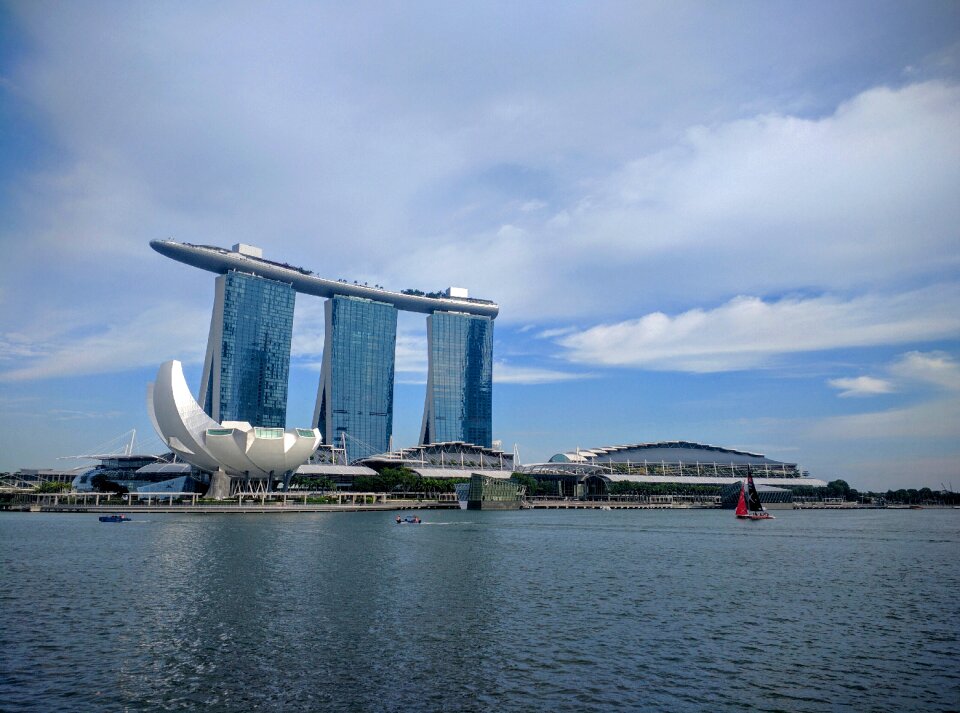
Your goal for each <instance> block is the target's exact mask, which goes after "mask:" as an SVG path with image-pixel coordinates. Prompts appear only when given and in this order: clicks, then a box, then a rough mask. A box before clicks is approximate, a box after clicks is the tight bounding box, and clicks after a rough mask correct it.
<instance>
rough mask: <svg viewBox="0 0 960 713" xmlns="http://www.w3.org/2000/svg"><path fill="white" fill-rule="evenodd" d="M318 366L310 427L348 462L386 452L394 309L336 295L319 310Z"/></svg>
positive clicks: (390, 416)
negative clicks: (321, 326)
mask: <svg viewBox="0 0 960 713" xmlns="http://www.w3.org/2000/svg"><path fill="white" fill-rule="evenodd" d="M324 308H325V312H326V322H325V324H326V327H325V331H324V343H323V364H322V366H321V371H320V386H319V389H318V391H317V404H316V408H315V410H314V425H315V426H316V427H317V428H319V429H320V433H321V434H322V435H323V439H324V441H325V442H326V443H328V444H331V445H335V446H337V447H344V448H346V452H347V460H348V461H350V462H352V461H354V460H357V459H358V458H363V457H366V456H369V455H373V454H374V453H382V452H383V451H386V450H388V449H389V447H390V436H391V434H392V433H393V376H394V353H395V350H396V341H397V308H396V307H394V306H393V305H389V304H386V303H383V302H375V301H373V300H368V299H364V298H362V297H344V296H341V295H336V296H334V297H331V298H330V299H328V300H327V301H326V303H325V305H324Z"/></svg>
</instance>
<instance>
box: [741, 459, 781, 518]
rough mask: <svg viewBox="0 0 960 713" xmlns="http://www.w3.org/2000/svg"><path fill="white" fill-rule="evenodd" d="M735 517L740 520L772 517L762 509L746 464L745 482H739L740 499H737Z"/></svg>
mask: <svg viewBox="0 0 960 713" xmlns="http://www.w3.org/2000/svg"><path fill="white" fill-rule="evenodd" d="M737 517H738V518H740V519H742V520H773V519H774V517H773V515H771V514H770V513H768V512H767V511H766V510H764V509H763V503H761V502H760V494H759V493H758V492H757V486H755V485H754V484H753V475H751V474H750V467H749V466H747V482H746V483H740V500H739V501H737Z"/></svg>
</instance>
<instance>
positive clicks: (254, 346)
mask: <svg viewBox="0 0 960 713" xmlns="http://www.w3.org/2000/svg"><path fill="white" fill-rule="evenodd" d="M244 247H246V246H244ZM247 249H248V250H249V249H250V248H247ZM295 298H296V292H294V290H293V288H292V287H291V286H290V285H289V284H287V283H283V282H277V281H276V280H268V279H266V278H263V277H258V276H256V275H248V274H246V273H243V272H237V271H235V270H231V271H230V272H227V273H226V274H224V275H220V276H219V277H218V278H217V279H216V296H215V298H214V303H213V317H212V319H211V320H210V337H209V339H208V341H207V355H206V358H205V359H204V361H203V377H202V379H201V382H200V394H201V396H202V404H203V410H204V411H205V412H206V413H207V415H208V416H210V417H211V418H212V419H213V420H214V421H217V422H221V421H246V422H248V423H255V424H257V425H258V426H264V427H274V428H283V427H284V426H285V425H286V420H287V381H288V377H289V372H290V340H291V336H292V334H293V307H294V300H295Z"/></svg>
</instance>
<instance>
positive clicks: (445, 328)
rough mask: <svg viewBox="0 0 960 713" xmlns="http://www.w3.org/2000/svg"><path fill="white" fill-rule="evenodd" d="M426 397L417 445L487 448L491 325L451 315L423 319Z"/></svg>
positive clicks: (489, 439)
mask: <svg viewBox="0 0 960 713" xmlns="http://www.w3.org/2000/svg"><path fill="white" fill-rule="evenodd" d="M427 344H428V347H427V349H428V351H427V395H426V401H425V403H424V408H423V422H422V424H421V428H420V443H438V442H450V441H461V442H464V443H473V444H475V445H478V446H483V447H484V448H490V447H491V446H492V444H493V428H492V411H493V320H492V319H491V318H490V317H482V316H477V315H470V314H460V313H456V312H434V313H433V314H431V315H430V316H429V317H427Z"/></svg>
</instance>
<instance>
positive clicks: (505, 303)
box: [0, 1, 960, 489]
mask: <svg viewBox="0 0 960 713" xmlns="http://www.w3.org/2000/svg"><path fill="white" fill-rule="evenodd" d="M958 127H960V5H957V4H956V3H954V2H916V3H903V2H868V3H859V2H844V3H833V2H829V3H827V2H824V3H819V2H806V3H795V2H790V3H780V2H754V3H734V2H731V3H694V2H679V3H678V2H665V3H653V2H644V3H638V2H624V3H615V2H596V3H554V2H542V3H540V2H526V3H473V4H471V5H470V6H469V7H465V6H462V5H461V4H456V3H454V4H451V3H440V2H437V3H425V2H412V3H388V2H377V3H354V4H350V6H349V7H345V6H343V4H340V3H314V2H307V3H296V2H281V3H272V4H266V3H184V2H168V3H137V2H123V3H120V2H116V3H95V2H86V3H47V2H36V1H32V2H22V3H19V2H14V3H4V4H2V5H0V135H2V136H3V140H2V141H0V184H2V191H0V218H2V220H0V247H2V250H3V255H4V258H3V260H2V261H0V306H2V310H0V433H2V435H0V470H8V469H16V468H19V467H38V466H53V465H57V464H65V465H69V464H70V462H69V461H57V460H56V459H57V458H58V457H61V456H67V455H74V454H77V453H85V452H90V451H91V450H94V449H97V448H98V447H99V446H101V445H103V444H105V443H107V442H108V441H110V440H111V439H112V438H114V437H115V436H118V435H119V434H121V433H123V432H125V431H127V430H129V429H131V428H136V429H138V434H139V435H140V437H141V438H142V442H143V445H144V448H149V447H153V448H159V443H158V442H157V441H156V440H155V438H154V436H153V433H152V429H151V427H150V425H149V420H148V418H147V415H146V410H145V404H144V394H145V388H146V383H147V382H149V381H151V380H152V378H153V375H154V374H155V372H156V368H157V366H158V365H159V364H160V363H161V362H163V361H165V360H167V359H172V358H177V359H181V360H182V361H184V363H185V366H186V373H187V376H188V379H190V380H191V383H193V384H194V385H195V386H197V385H198V383H199V359H200V358H201V356H202V353H203V349H204V347H205V342H206V336H207V329H208V326H209V317H210V310H211V307H212V304H213V279H212V278H213V276H212V275H209V274H207V273H203V272H201V271H198V270H196V269H193V268H190V267H187V266H185V265H181V264H179V263H175V262H173V261H170V260H167V259H165V258H163V257H161V256H160V255H158V254H157V253H155V252H153V251H152V250H151V249H150V248H149V246H148V242H149V241H150V240H152V239H155V238H166V237H171V238H174V239H176V240H181V241H187V242H198V243H206V244H215V245H223V246H229V245H232V244H233V243H236V242H246V243H251V244H254V245H258V246H261V247H262V248H263V249H264V251H265V256H267V257H270V258H275V259H280V260H285V261H289V262H292V263H295V264H300V265H303V266H305V267H307V268H309V269H311V270H314V271H315V272H318V273H320V274H323V275H325V276H329V277H333V278H339V277H344V278H349V279H350V280H353V279H358V280H360V281H367V282H369V283H371V284H382V285H385V286H387V287H389V288H393V289H402V288H406V287H417V288H420V289H424V290H433V289H441V288H444V287H446V286H449V285H457V286H465V287H468V288H470V290H471V294H472V295H474V296H479V297H486V298H490V299H495V300H497V301H498V302H499V303H500V304H501V316H500V317H499V318H498V319H497V323H496V334H495V359H496V361H497V364H496V368H495V381H496V387H495V391H494V437H495V438H498V439H501V440H502V441H503V444H504V448H505V449H507V450H511V449H512V448H513V446H514V444H517V446H518V448H519V452H520V456H521V460H522V461H524V462H532V461H538V460H544V459H546V458H548V457H549V456H550V455H552V454H553V453H555V452H558V451H561V450H567V449H572V448H576V447H578V446H580V447H585V448H586V447H591V446H602V445H611V444H620V443H625V442H639V441H650V440H660V439H668V440H692V441H701V442H706V443H714V444H718V445H724V446H730V447H738V448H746V449H751V450H757V451H760V452H763V453H766V454H768V455H770V456H771V457H773V458H776V459H779V460H786V461H791V462H799V463H800V464H801V466H802V467H804V468H805V469H808V470H810V471H811V473H812V474H814V475H816V476H818V477H822V478H825V479H827V480H831V479H833V478H837V477H840V478H844V479H846V480H848V481H849V482H850V483H851V484H853V485H854V486H856V487H860V488H882V489H886V488H888V487H910V486H918V487H919V486H923V485H927V486H930V487H935V488H937V487H940V484H941V483H946V484H947V485H951V484H952V486H953V487H955V488H960V235H958V226H960V200H958V188H960V131H958ZM322 343H323V320H322V307H321V303H320V301H319V300H311V299H308V298H306V297H303V296H301V297H300V298H299V299H298V304H297V311H296V319H295V334H294V344H293V352H294V356H293V362H292V368H291V382H290V401H289V409H288V425H290V426H296V425H306V424H307V423H308V422H309V419H310V417H311V415H312V411H313V402H314V399H315V396H316V387H317V380H318V376H319V372H318V366H319V362H320V358H321V346H322ZM397 360H398V361H397V366H398V373H397V387H396V412H395V417H394V423H395V440H396V443H397V444H398V445H412V444H413V443H414V442H415V440H416V438H417V435H418V430H419V425H420V417H421V413H422V408H423V394H424V383H423V382H424V379H425V367H426V347H425V325H424V318H423V316H422V315H404V316H402V318H401V320H400V325H399V339H398V354H397ZM151 441H152V444H151V443H150V442H151Z"/></svg>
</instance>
